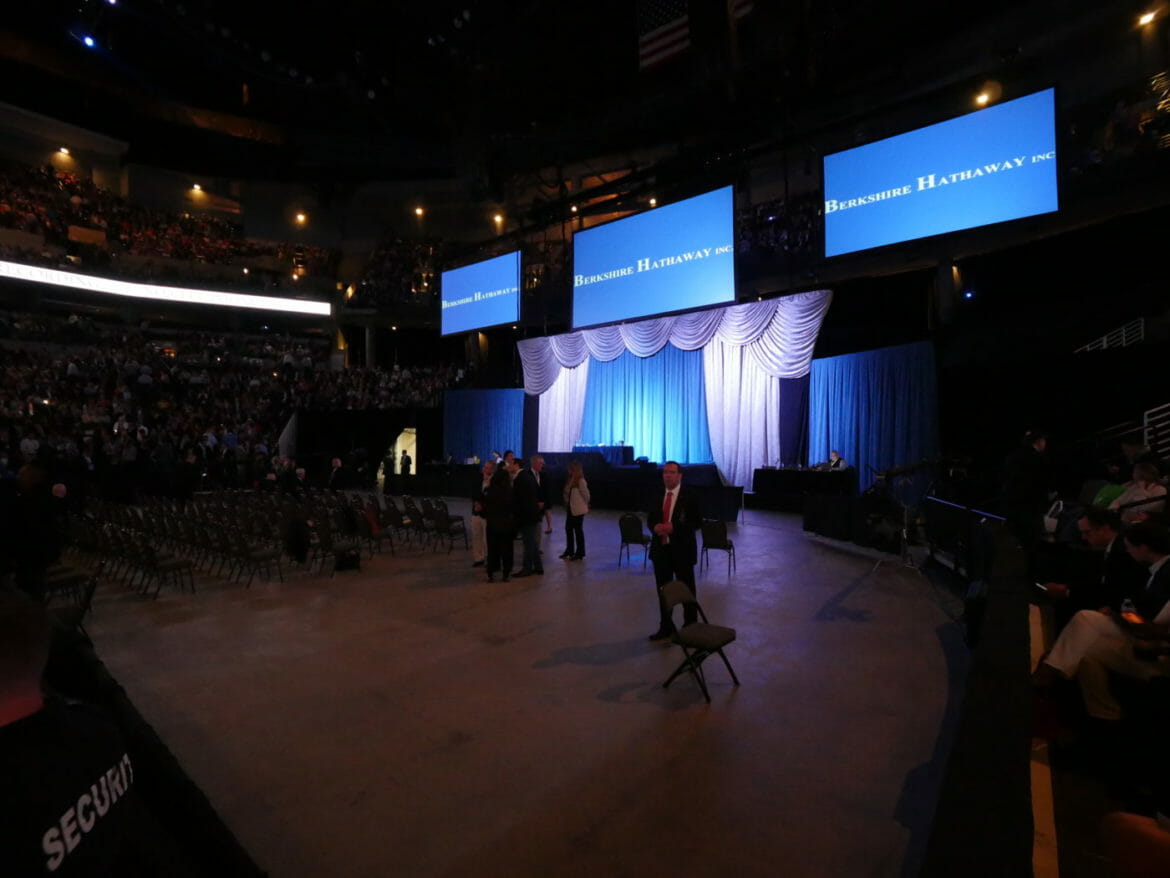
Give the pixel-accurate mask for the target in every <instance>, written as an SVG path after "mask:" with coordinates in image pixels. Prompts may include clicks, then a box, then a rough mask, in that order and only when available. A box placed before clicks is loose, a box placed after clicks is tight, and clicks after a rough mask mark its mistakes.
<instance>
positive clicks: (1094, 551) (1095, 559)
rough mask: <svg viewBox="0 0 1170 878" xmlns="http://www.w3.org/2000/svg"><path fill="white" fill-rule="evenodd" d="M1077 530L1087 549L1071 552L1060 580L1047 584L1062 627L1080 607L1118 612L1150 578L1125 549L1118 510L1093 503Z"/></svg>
mask: <svg viewBox="0 0 1170 878" xmlns="http://www.w3.org/2000/svg"><path fill="white" fill-rule="evenodd" d="M1077 531H1078V532H1079V533H1080V536H1081V540H1082V542H1083V543H1084V544H1085V547H1086V548H1085V549H1073V550H1072V551H1071V553H1070V555H1069V558H1068V559H1067V563H1066V564H1065V565H1064V566H1065V567H1066V568H1067V570H1066V575H1065V576H1064V578H1063V580H1062V581H1061V582H1049V583H1046V584H1045V585H1044V589H1045V591H1046V592H1047V593H1048V596H1049V597H1050V598H1052V599H1053V601H1054V609H1055V610H1056V617H1057V621H1058V622H1059V623H1060V625H1061V627H1063V626H1064V625H1065V623H1067V622H1068V620H1069V619H1070V618H1071V617H1072V615H1073V614H1074V613H1076V612H1078V611H1079V610H1100V609H1101V608H1102V607H1109V608H1110V609H1111V610H1112V611H1114V612H1117V611H1119V610H1120V609H1121V602H1122V601H1123V600H1125V599H1126V598H1135V597H1136V596H1137V594H1138V592H1139V591H1140V590H1141V589H1143V588H1144V587H1145V584H1146V579H1148V574H1147V572H1146V569H1145V567H1143V566H1142V565H1141V564H1139V563H1138V562H1137V561H1135V560H1134V559H1133V557H1132V556H1131V555H1130V554H1129V552H1128V551H1126V548H1125V540H1124V539H1123V538H1122V536H1121V518H1120V516H1118V514H1117V513H1116V512H1113V511H1111V510H1108V509H1101V508H1099V507H1097V506H1090V507H1088V508H1087V509H1085V511H1084V513H1083V514H1082V515H1081V517H1080V518H1079V519H1078V520H1077Z"/></svg>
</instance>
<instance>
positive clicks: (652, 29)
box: [638, 0, 691, 70]
mask: <svg viewBox="0 0 1170 878" xmlns="http://www.w3.org/2000/svg"><path fill="white" fill-rule="evenodd" d="M690 44H691V25H690V18H689V16H688V15H687V0H641V2H639V3H638V69H639V70H647V69H649V68H651V67H654V66H655V65H658V64H661V63H662V62H663V61H666V60H667V59H669V58H672V57H674V56H675V55H677V54H678V53H679V52H682V51H683V50H684V49H686V48H687V46H689V45H690Z"/></svg>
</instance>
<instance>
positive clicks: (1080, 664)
mask: <svg viewBox="0 0 1170 878" xmlns="http://www.w3.org/2000/svg"><path fill="white" fill-rule="evenodd" d="M1124 539H1125V548H1126V551H1128V552H1129V554H1130V555H1132V556H1133V559H1134V560H1135V561H1137V562H1138V563H1139V564H1142V565H1143V566H1145V567H1146V568H1147V572H1146V579H1145V582H1143V583H1142V585H1141V587H1140V588H1139V591H1138V593H1137V594H1136V595H1135V596H1134V597H1133V602H1134V604H1135V605H1136V610H1137V614H1138V616H1140V617H1141V618H1140V619H1136V620H1134V621H1129V619H1127V618H1125V617H1122V618H1121V619H1118V618H1115V616H1116V614H1114V613H1113V612H1112V610H1109V609H1106V610H1105V611H1104V612H1097V611H1095V610H1082V611H1081V612H1079V613H1077V614H1076V615H1075V616H1073V617H1072V620H1071V621H1070V622H1069V623H1068V625H1067V626H1066V627H1065V629H1064V630H1063V631H1062V632H1061V633H1060V636H1059V637H1058V638H1056V642H1055V643H1054V644H1053V645H1052V650H1051V651H1050V652H1049V653H1048V655H1047V657H1046V658H1045V659H1044V661H1043V662H1042V663H1041V665H1040V667H1039V668H1037V672H1036V675H1035V676H1036V677H1037V678H1038V682H1041V683H1044V682H1047V681H1048V680H1050V679H1051V677H1052V676H1053V674H1055V673H1059V674H1060V675H1062V676H1064V677H1065V678H1067V679H1070V680H1073V679H1075V680H1076V681H1077V683H1078V684H1079V685H1080V689H1081V698H1082V699H1083V700H1084V703H1085V712H1086V713H1088V715H1089V716H1090V717H1093V718H1094V719H1096V720H1102V721H1105V722H1115V721H1116V720H1118V719H1120V717H1121V709H1120V707H1118V705H1117V701H1116V700H1115V699H1114V698H1113V694H1112V693H1111V692H1110V688H1109V674H1110V672H1113V673H1116V674H1121V675H1123V676H1126V677H1135V678H1137V679H1142V680H1145V679H1149V678H1150V677H1153V676H1161V675H1165V674H1166V672H1167V666H1166V665H1165V664H1163V663H1162V662H1159V661H1157V660H1155V659H1153V658H1150V657H1147V656H1145V655H1143V650H1142V649H1141V648H1140V646H1141V644H1142V643H1143V642H1145V641H1157V640H1160V639H1162V638H1165V637H1166V636H1167V633H1170V534H1167V533H1166V531H1165V529H1164V528H1161V527H1159V526H1157V525H1155V524H1152V523H1151V522H1139V523H1138V524H1135V525H1133V526H1132V527H1130V528H1129V529H1128V530H1127V531H1126V532H1125V534H1124ZM1135 647H1139V648H1138V649H1136V650H1135Z"/></svg>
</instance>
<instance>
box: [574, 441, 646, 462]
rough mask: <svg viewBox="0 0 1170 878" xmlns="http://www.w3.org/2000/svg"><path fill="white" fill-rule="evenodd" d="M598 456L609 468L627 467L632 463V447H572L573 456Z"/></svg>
mask: <svg viewBox="0 0 1170 878" xmlns="http://www.w3.org/2000/svg"><path fill="white" fill-rule="evenodd" d="M591 452H592V453H595V454H600V455H601V456H602V457H603V458H605V462H606V463H608V464H609V465H610V466H629V465H630V464H632V463H633V462H634V446H633V445H574V446H573V453H574V454H589V453H591Z"/></svg>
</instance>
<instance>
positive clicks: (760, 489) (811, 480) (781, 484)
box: [752, 468, 857, 506]
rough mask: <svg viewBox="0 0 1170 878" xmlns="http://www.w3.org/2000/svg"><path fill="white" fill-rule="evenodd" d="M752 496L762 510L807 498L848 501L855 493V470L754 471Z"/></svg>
mask: <svg viewBox="0 0 1170 878" xmlns="http://www.w3.org/2000/svg"><path fill="white" fill-rule="evenodd" d="M752 492H753V493H754V494H755V495H756V500H757V501H758V502H759V503H760V505H763V506H772V505H774V504H780V503H782V502H783V500H784V499H785V498H793V497H805V496H807V495H809V494H820V495H825V496H832V497H851V496H853V495H854V494H856V493H857V470H855V469H853V468H848V469H844V470H816V469H758V470H756V471H755V473H753V475H752Z"/></svg>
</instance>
